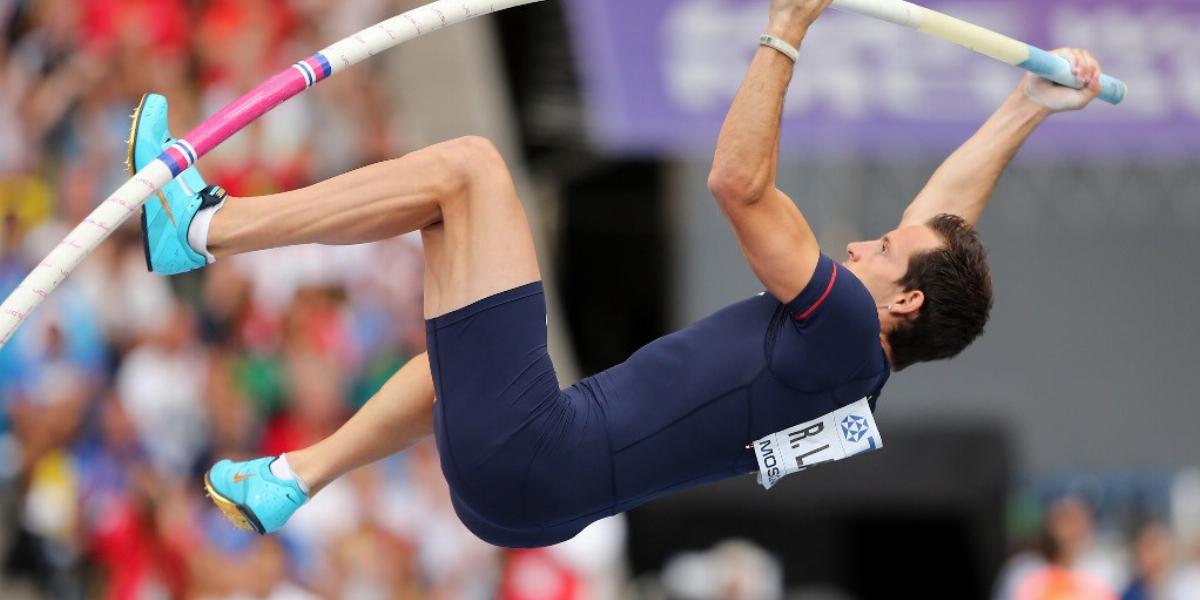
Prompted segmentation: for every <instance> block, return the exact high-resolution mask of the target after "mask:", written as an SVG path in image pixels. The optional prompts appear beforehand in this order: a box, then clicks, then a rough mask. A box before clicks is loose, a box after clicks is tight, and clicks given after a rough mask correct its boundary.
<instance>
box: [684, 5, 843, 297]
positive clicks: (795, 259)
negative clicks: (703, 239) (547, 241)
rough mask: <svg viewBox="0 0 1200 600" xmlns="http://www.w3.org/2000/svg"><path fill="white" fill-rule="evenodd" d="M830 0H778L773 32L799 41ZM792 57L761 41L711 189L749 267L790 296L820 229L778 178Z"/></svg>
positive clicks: (774, 290)
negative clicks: (815, 230)
mask: <svg viewBox="0 0 1200 600" xmlns="http://www.w3.org/2000/svg"><path fill="white" fill-rule="evenodd" d="M830 2H831V0H772V2H771V15H770V20H769V22H768V26H767V33H768V34H770V35H773V36H775V37H777V38H779V39H781V40H783V41H785V42H787V43H788V44H791V45H792V46H793V47H799V46H800V42H801V41H802V40H803V39H804V35H805V33H806V32H807V31H808V27H809V25H811V24H812V22H813V21H814V20H816V18H817V16H819V15H820V14H821V12H822V11H824V10H825V8H826V7H828V6H829V4H830ZM792 68H793V63H792V61H791V60H790V59H789V58H788V57H787V56H785V55H784V54H783V53H781V52H779V51H777V50H775V49H772V48H768V47H764V46H760V47H759V49H758V52H757V53H756V54H755V55H754V61H753V62H752V63H751V64H750V70H749V72H748V73H747V74H746V79H745V80H744V81H743V82H742V86H741V88H739V89H738V93H737V96H735V97H734V100H733V105H732V106H730V108H729V114H728V115H726V117H725V123H724V125H722V126H721V134H720V136H719V137H718V138H717V149H716V153H715V155H714V157H713V166H712V172H711V173H710V174H709V176H708V188H709V191H711V192H712V194H713V197H714V198H715V199H716V201H717V204H718V205H719V206H720V207H721V210H722V211H723V212H724V213H725V216H726V217H727V218H728V219H729V222H730V224H731V225H732V226H733V231H734V234H735V235H736V236H737V239H738V244H739V245H740V246H741V248H742V252H743V254H745V255H746V261H747V262H749V263H750V268H751V269H752V270H753V271H754V274H755V275H757V276H758V278H759V280H760V281H762V283H763V285H765V286H766V288H767V290H768V291H769V292H771V295H773V296H775V297H776V298H777V299H779V301H781V302H789V301H791V300H792V299H793V298H795V297H796V295H797V294H799V293H800V291H801V290H803V289H804V287H805V286H806V285H807V284H808V282H809V280H810V279H811V278H812V274H813V271H814V270H815V269H816V265H817V260H818V258H819V257H820V247H819V246H818V244H817V239H816V236H814V235H813V232H812V229H811V228H810V227H809V225H808V222H807V221H805V220H804V216H803V215H802V214H800V210H799V209H798V208H797V207H796V204H795V203H794V202H792V200H791V199H790V198H788V197H787V195H786V194H784V193H783V192H782V191H780V190H779V188H778V187H776V185H775V169H776V162H777V160H778V155H779V124H780V120H781V118H782V116H783V98H784V95H785V94H786V92H787V87H788V84H789V83H790V82H791V79H792Z"/></svg>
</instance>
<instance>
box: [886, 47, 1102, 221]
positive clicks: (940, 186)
mask: <svg viewBox="0 0 1200 600" xmlns="http://www.w3.org/2000/svg"><path fill="white" fill-rule="evenodd" d="M1056 53H1057V54H1060V55H1061V56H1063V57H1064V58H1067V59H1068V60H1070V61H1071V65H1072V67H1073V68H1074V70H1075V74H1076V77H1078V78H1079V79H1081V80H1082V81H1085V82H1088V85H1087V87H1085V88H1084V89H1082V90H1075V89H1072V88H1069V87H1064V86H1061V85H1058V84H1055V83H1051V82H1050V81H1047V80H1045V79H1042V78H1041V77H1038V76H1036V75H1033V74H1028V75H1026V76H1025V78H1024V79H1023V80H1022V81H1021V84H1020V85H1019V86H1018V87H1017V89H1016V91H1014V92H1013V93H1012V94H1011V95H1009V97H1008V98H1007V99H1006V100H1005V101H1004V103H1003V104H1001V105H1000V108H999V109H997V110H996V112H995V113H993V114H992V116H991V117H990V118H988V120H987V121H986V122H985V123H984V124H983V126H982V127H980V128H979V131H977V132H975V135H973V136H971V138H970V139H968V140H967V141H966V143H964V144H963V145H962V146H961V147H959V148H958V150H955V151H954V153H953V154H951V155H950V157H949V158H947V159H946V161H945V162H943V163H942V165H941V166H940V167H938V169H937V171H934V173H933V176H932V177H931V178H930V179H929V183H927V184H926V185H925V188H924V189H922V190H921V192H920V193H919V194H917V197H916V198H915V199H913V201H912V203H911V204H910V205H909V206H908V208H907V209H905V211H904V216H903V217H902V218H901V220H900V226H901V227H905V226H908V225H917V224H920V223H924V222H926V221H928V220H929V219H931V218H933V217H935V216H937V215H939V214H942V213H950V214H954V215H958V216H960V217H962V218H963V219H965V220H966V221H967V222H968V223H971V224H975V223H976V222H977V221H979V216H980V215H981V214H982V213H983V209H984V208H986V207H987V204H988V200H990V199H991V196H992V191H993V190H994V189H995V188H996V182H997V181H999V180H1000V174H1001V173H1003V172H1004V168H1005V167H1006V166H1008V163H1009V161H1010V160H1012V157H1013V156H1014V155H1016V153H1017V150H1018V149H1020V147H1021V144H1023V143H1025V139H1026V138H1028V137H1029V134H1031V133H1033V130H1034V129H1036V128H1037V126H1038V125H1040V124H1041V123H1042V121H1044V120H1045V119H1046V117H1048V116H1050V115H1051V114H1053V113H1056V112H1061V111H1066V110H1079V109H1081V108H1083V107H1084V106H1087V104H1088V103H1089V102H1091V101H1092V99H1093V98H1095V97H1096V96H1097V95H1098V94H1099V93H1100V63H1098V62H1096V59H1095V58H1093V57H1092V55H1091V54H1090V53H1088V52H1087V51H1085V50H1077V49H1063V50H1058V51H1056Z"/></svg>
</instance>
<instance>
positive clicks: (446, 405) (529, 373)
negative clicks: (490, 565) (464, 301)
mask: <svg viewBox="0 0 1200 600" xmlns="http://www.w3.org/2000/svg"><path fill="white" fill-rule="evenodd" d="M425 332H426V338H427V343H428V346H429V364H430V367H431V369H432V372H433V383H434V389H435V390H436V392H437V403H436V405H435V407H434V435H435V437H436V438H437V446H438V454H439V455H440V458H441V463H442V472H443V473H444V474H445V476H446V481H447V482H448V483H449V484H450V494H451V497H452V499H453V502H454V509H455V511H456V512H457V513H458V517H459V518H460V519H461V520H462V522H463V523H464V524H465V525H466V526H467V528H469V529H470V530H471V531H472V533H474V534H475V535H477V536H479V538H480V539H482V540H484V541H486V542H488V543H491V544H494V545H497V546H507V547H535V546H547V545H551V544H556V543H558V542H562V541H564V540H567V539H570V538H571V537H574V536H575V534H577V533H579V531H581V530H582V529H583V528H584V527H586V526H587V525H588V524H589V523H591V522H592V521H595V520H596V519H599V518H602V517H605V516H608V515H610V514H613V511H614V505H615V502H614V499H613V490H614V483H613V474H612V460H611V452H610V448H609V441H608V436H607V432H606V426H605V420H604V415H603V412H602V410H601V405H600V403H598V402H597V401H596V399H595V396H594V395H593V393H592V392H591V391H590V389H589V386H588V384H587V383H586V382H585V383H581V384H579V385H576V386H574V387H572V388H570V389H567V390H560V389H559V386H558V379H557V377H556V376H555V372H554V365H553V364H552V363H551V361H550V355H549V354H548V353H547V351H546V300H545V295H544V293H543V290H542V284H541V282H535V283H530V284H528V285H523V286H521V287H518V288H515V289H511V290H508V291H505V292H501V293H499V294H496V295H494V296H489V297H487V298H484V299H483V300H480V301H478V302H476V303H474V304H472V305H470V306H467V307H464V308H461V309H459V310H456V311H453V312H450V313H447V314H445V315H442V316H439V317H436V318H433V319H430V320H428V321H426V323H425Z"/></svg>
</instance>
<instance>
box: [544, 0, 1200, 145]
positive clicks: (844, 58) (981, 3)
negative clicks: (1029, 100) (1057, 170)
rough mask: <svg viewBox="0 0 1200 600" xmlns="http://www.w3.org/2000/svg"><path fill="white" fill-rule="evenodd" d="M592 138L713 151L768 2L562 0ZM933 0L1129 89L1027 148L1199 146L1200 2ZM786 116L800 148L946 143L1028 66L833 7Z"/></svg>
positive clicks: (1067, 117)
mask: <svg viewBox="0 0 1200 600" xmlns="http://www.w3.org/2000/svg"><path fill="white" fill-rule="evenodd" d="M567 2H568V5H569V7H570V19H571V21H572V26H573V28H574V35H573V36H572V37H573V38H574V39H575V40H576V47H575V50H576V55H577V57H578V60H579V64H580V69H581V71H582V73H583V76H584V83H585V86H584V87H585V102H586V105H587V112H588V121H589V129H590V133H591V137H592V139H593V141H594V142H595V144H596V145H597V146H599V147H600V148H603V149H605V150H608V151H612V152H617V153H671V154H696V153H704V152H708V151H711V149H712V145H713V142H714V141H715V139H716V135H717V131H718V129H719V127H720V124H721V120H722V119H723V118H724V116H725V111H726V110H727V109H728V108H729V103H730V102H731V101H732V99H733V96H734V94H735V93H736V92H737V88H738V86H739V85H740V83H741V81H742V78H743V76H744V75H745V71H746V68H747V66H749V63H750V58H751V56H752V55H753V53H754V51H755V49H756V48H757V39H758V34H759V33H761V32H762V30H763V29H764V27H765V25H766V18H767V6H768V2H767V0H567ZM927 6H929V8H932V9H934V10H939V11H942V12H945V13H947V14H950V15H952V16H956V17H958V18H961V19H964V20H967V21H970V22H972V23H976V24H979V25H981V26H984V27H987V28H989V29H993V30H995V31H998V32H1001V33H1004V34H1006V35H1009V36H1011V37H1014V38H1016V39H1019V40H1021V41H1024V42H1028V43H1030V44H1033V45H1035V46H1040V47H1042V48H1045V49H1047V50H1049V49H1053V48H1057V47H1060V46H1077V47H1082V48H1087V49H1089V50H1091V51H1092V53H1093V54H1095V55H1096V57H1097V58H1099V59H1100V61H1101V63H1102V64H1103V67H1104V70H1105V72H1108V73H1111V74H1113V75H1114V76H1116V77H1119V78H1121V79H1123V80H1125V82H1126V83H1128V84H1129V97H1128V98H1127V99H1126V100H1125V102H1124V103H1122V104H1121V105H1119V106H1115V107H1114V106H1109V105H1107V104H1103V103H1101V102H1099V101H1096V102H1094V103H1093V104H1092V105H1091V106H1089V107H1088V108H1087V110H1084V111H1082V112H1078V113H1071V114H1061V115H1056V116H1054V117H1053V118H1052V119H1051V120H1050V121H1049V122H1048V123H1047V124H1046V125H1044V126H1043V128H1042V129H1043V130H1042V131H1039V132H1038V133H1037V134H1036V135H1035V136H1034V138H1033V139H1032V140H1031V141H1030V143H1029V144H1028V149H1027V150H1026V151H1025V154H1031V153H1032V154H1039V153H1040V154H1042V155H1043V156H1044V155H1045V154H1055V155H1061V154H1068V155H1070V156H1072V157H1082V158H1088V157H1097V158H1101V157H1111V156H1130V155H1136V156H1144V155H1155V156H1166V157H1170V156H1175V157H1180V156H1181V155H1189V156H1194V155H1195V154H1196V153H1200V2H1196V1H1194V0H1150V1H1137V0H1062V1H1056V2H1053V3H1048V2H1042V1H1038V0H974V1H959V2H931V3H928V4H927ZM803 46H804V47H803V49H802V50H801V53H800V54H801V57H800V60H799V62H798V63H797V65H796V75H795V78H794V79H793V82H792V85H791V89H790V91H789V92H788V97H787V104H786V107H785V114H784V133H783V137H784V145H785V150H786V151H788V152H789V154H819V155H822V156H827V155H829V154H837V153H863V152H867V153H873V154H881V155H886V154H893V153H900V152H903V153H906V154H912V153H918V154H930V153H943V152H945V151H947V150H948V149H951V148H953V147H954V146H956V145H957V144H958V143H960V142H961V141H962V140H963V139H965V138H966V137H967V136H968V135H970V134H971V132H972V131H974V129H975V128H976V127H977V126H978V125H979V123H981V122H982V120H983V119H985V118H986V117H987V115H988V114H990V113H991V111H992V110H993V109H995V107H996V106H997V105H999V103H1000V101H1001V100H1003V99H1004V97H1005V96H1006V95H1007V94H1008V93H1009V92H1011V91H1012V90H1013V89H1014V88H1015V87H1016V84H1017V82H1018V81H1019V80H1020V77H1021V75H1022V71H1020V70H1019V69H1017V68H1016V67H1012V66H1009V65H1006V64H1003V63H999V62H997V61H994V60H992V59H989V58H986V57H983V56H980V55H978V54H975V53H974V52H971V51H969V50H967V49H965V48H961V47H959V46H955V45H953V44H950V43H947V42H944V41H942V40H938V39H934V38H930V37H928V36H925V35H922V34H920V33H917V32H915V31H912V30H909V29H905V28H903V27H900V26H897V25H893V24H890V23H884V22H880V21H876V20H874V19H871V18H868V17H863V16H860V15H856V14H847V13H841V12H838V11H836V10H832V9H831V10H829V11H828V12H827V13H826V14H825V15H823V16H822V17H821V19H820V20H819V21H818V22H817V24H816V25H815V26H814V27H813V28H812V30H810V31H809V34H808V37H807V38H806V39H805V42H804V45H803Z"/></svg>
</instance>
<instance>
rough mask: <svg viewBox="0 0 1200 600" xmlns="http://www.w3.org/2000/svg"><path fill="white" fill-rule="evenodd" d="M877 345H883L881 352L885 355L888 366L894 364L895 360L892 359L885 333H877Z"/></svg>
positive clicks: (890, 346) (890, 348)
mask: <svg viewBox="0 0 1200 600" xmlns="http://www.w3.org/2000/svg"><path fill="white" fill-rule="evenodd" d="M879 345H880V346H883V354H884V355H885V356H887V361H888V366H889V367H890V366H892V365H894V364H896V361H894V360H892V345H891V344H889V343H888V337H887V334H886V333H880V334H879Z"/></svg>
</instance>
